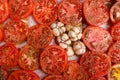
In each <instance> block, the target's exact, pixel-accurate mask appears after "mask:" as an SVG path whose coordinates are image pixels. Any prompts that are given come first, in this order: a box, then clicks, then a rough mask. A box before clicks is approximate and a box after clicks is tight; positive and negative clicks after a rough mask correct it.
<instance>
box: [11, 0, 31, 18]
mask: <svg viewBox="0 0 120 80" xmlns="http://www.w3.org/2000/svg"><path fill="white" fill-rule="evenodd" d="M9 4H10V18H11V19H21V18H22V19H23V18H26V17H28V16H29V15H30V14H31V13H32V10H33V9H32V7H33V0H10V1H9Z"/></svg>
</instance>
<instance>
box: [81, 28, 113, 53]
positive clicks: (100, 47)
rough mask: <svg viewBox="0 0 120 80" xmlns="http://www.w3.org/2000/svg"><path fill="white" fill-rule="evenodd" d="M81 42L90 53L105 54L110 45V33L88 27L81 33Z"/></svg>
mask: <svg viewBox="0 0 120 80" xmlns="http://www.w3.org/2000/svg"><path fill="white" fill-rule="evenodd" d="M82 40H83V42H84V43H85V45H86V46H87V47H88V48H89V49H90V50H91V51H97V52H105V51H107V49H108V48H109V46H110V45H111V44H112V42H113V40H112V37H111V35H110V33H109V32H108V31H107V30H105V29H103V28H100V27H95V26H88V27H87V28H85V30H84V31H83V35H82Z"/></svg>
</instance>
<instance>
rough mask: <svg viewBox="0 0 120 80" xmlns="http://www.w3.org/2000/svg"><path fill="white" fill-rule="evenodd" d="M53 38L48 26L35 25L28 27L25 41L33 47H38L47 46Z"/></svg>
mask: <svg viewBox="0 0 120 80" xmlns="http://www.w3.org/2000/svg"><path fill="white" fill-rule="evenodd" d="M52 38H53V33H52V30H51V29H50V27H48V26H43V25H36V26H33V27H31V28H30V29H29V31H28V36H27V42H28V44H30V45H32V46H33V47H35V48H37V49H40V48H45V47H47V46H48V45H49V44H50V43H51V41H52Z"/></svg>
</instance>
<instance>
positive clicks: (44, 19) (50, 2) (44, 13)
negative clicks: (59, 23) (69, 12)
mask: <svg viewBox="0 0 120 80" xmlns="http://www.w3.org/2000/svg"><path fill="white" fill-rule="evenodd" d="M57 4H58V3H57V0H35V5H34V8H33V16H34V18H35V20H36V21H37V22H38V23H39V24H46V25H50V24H51V23H53V22H54V21H55V20H56V19H57Z"/></svg>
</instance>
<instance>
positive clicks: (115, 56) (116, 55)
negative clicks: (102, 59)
mask: <svg viewBox="0 0 120 80" xmlns="http://www.w3.org/2000/svg"><path fill="white" fill-rule="evenodd" d="M108 55H109V56H110V57H111V62H113V63H120V41H117V42H115V43H114V44H113V45H112V46H111V47H110V49H109V51H108Z"/></svg>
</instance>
